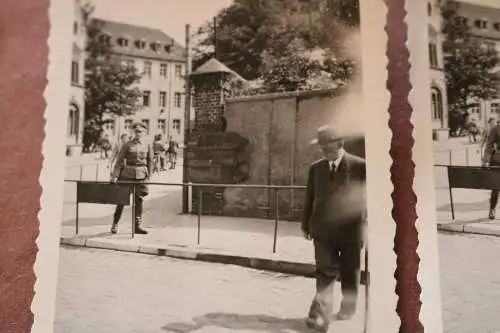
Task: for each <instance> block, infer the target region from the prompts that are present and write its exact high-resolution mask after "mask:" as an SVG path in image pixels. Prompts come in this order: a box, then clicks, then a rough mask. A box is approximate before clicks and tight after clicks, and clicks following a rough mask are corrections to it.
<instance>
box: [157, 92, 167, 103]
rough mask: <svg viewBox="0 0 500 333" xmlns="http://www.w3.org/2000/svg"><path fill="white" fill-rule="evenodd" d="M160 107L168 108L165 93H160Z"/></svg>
mask: <svg viewBox="0 0 500 333" xmlns="http://www.w3.org/2000/svg"><path fill="white" fill-rule="evenodd" d="M159 105H160V106H161V107H166V106H167V93H166V92H165V91H160V101H159Z"/></svg>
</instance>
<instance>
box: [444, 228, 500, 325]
mask: <svg viewBox="0 0 500 333" xmlns="http://www.w3.org/2000/svg"><path fill="white" fill-rule="evenodd" d="M439 247H440V251H439V252H440V267H441V272H440V273H441V291H442V301H443V320H444V326H445V333H498V332H500V317H499V316H498V314H499V313H500V302H498V299H499V297H500V265H498V254H499V253H500V238H498V237H491V236H478V235H467V234H443V233H440V234H439Z"/></svg>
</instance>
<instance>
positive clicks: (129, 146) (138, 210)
mask: <svg viewBox="0 0 500 333" xmlns="http://www.w3.org/2000/svg"><path fill="white" fill-rule="evenodd" d="M133 130H134V133H135V136H134V138H133V139H132V140H130V141H128V142H126V143H125V144H124V145H123V146H122V148H121V150H120V152H119V153H118V156H117V157H116V163H115V167H114V169H113V172H112V174H111V182H116V181H117V180H121V181H139V182H145V181H147V180H148V179H149V177H150V175H151V169H152V160H153V152H152V149H151V145H150V144H148V143H147V142H146V138H145V135H146V126H144V124H142V123H135V124H134V125H133ZM126 186H130V185H126ZM130 188H131V189H132V186H130ZM148 193H149V191H148V186H147V185H146V184H139V185H135V204H136V206H135V216H134V218H135V232H136V233H138V234H147V231H146V230H144V229H142V228H141V223H142V204H143V198H144V197H145V196H147V195H148ZM122 212H123V206H121V205H118V206H116V210H115V214H114V216H113V225H112V227H111V232H112V233H114V234H115V233H116V232H117V230H118V222H119V221H120V218H121V215H122Z"/></svg>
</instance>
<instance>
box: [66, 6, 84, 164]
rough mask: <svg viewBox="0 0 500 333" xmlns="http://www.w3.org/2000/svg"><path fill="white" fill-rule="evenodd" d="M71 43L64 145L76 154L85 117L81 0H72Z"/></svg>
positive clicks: (71, 152) (80, 142) (80, 145)
mask: <svg viewBox="0 0 500 333" xmlns="http://www.w3.org/2000/svg"><path fill="white" fill-rule="evenodd" d="M72 29H73V43H72V56H71V92H70V98H69V108H68V119H67V132H66V146H67V154H69V155H78V154H80V153H81V151H82V137H83V127H84V119H85V118H84V117H85V99H84V97H85V87H84V79H85V77H84V75H85V74H84V66H85V44H86V36H87V32H86V31H85V24H84V22H83V12H82V3H81V0H74V21H73V27H72Z"/></svg>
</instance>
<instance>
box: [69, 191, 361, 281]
mask: <svg viewBox="0 0 500 333" xmlns="http://www.w3.org/2000/svg"><path fill="white" fill-rule="evenodd" d="M70 201H71V200H69V199H68V201H67V202H66V203H65V214H64V217H63V222H62V229H61V244H63V245H73V246H84V247H91V248H103V249H112V250H118V251H127V252H139V253H144V254H152V255H165V256H171V257H176V258H184V259H192V260H201V261H209V262H219V263H226V264H234V265H240V266H245V267H252V268H256V269H261V270H271V271H278V272H282V273H289V274H296V275H301V276H307V277H311V276H314V249H313V245H312V242H311V241H308V240H305V239H304V238H303V236H302V232H301V230H300V225H299V224H298V223H294V222H287V221H281V222H279V224H278V230H277V242H276V253H273V236H274V221H273V220H261V219H248V218H232V217H220V216H202V217H201V220H200V229H199V231H200V234H199V236H200V244H199V245H198V244H197V238H198V217H197V216H196V215H183V214H180V213H181V190H180V189H179V188H175V187H171V186H170V187H164V188H161V189H159V188H158V189H157V190H156V192H153V193H152V196H151V197H150V198H148V200H146V201H145V202H144V224H143V226H144V228H145V229H146V230H148V231H149V234H148V235H135V237H134V239H132V238H131V225H132V217H131V210H130V207H126V208H125V209H124V212H123V216H122V220H121V221H120V225H119V226H120V228H119V232H118V234H116V235H112V234H111V233H110V231H109V230H110V227H111V222H112V214H113V209H114V207H112V206H106V205H100V206H99V205H91V204H81V205H80V220H79V235H75V219H74V211H75V209H74V208H75V207H74V199H73V202H70ZM98 207H99V209H97V208H98ZM362 262H364V259H363V258H362ZM363 279H364V278H363Z"/></svg>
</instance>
